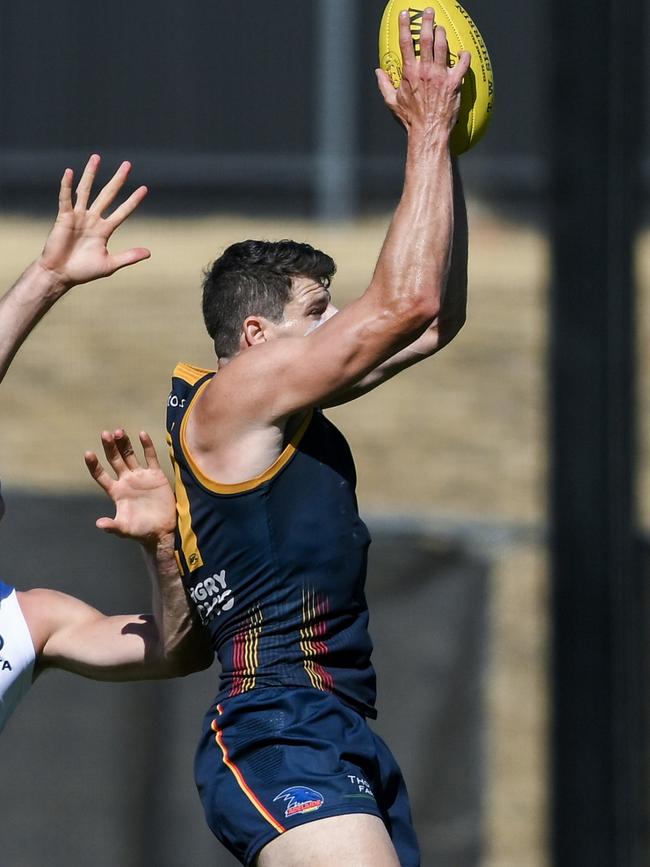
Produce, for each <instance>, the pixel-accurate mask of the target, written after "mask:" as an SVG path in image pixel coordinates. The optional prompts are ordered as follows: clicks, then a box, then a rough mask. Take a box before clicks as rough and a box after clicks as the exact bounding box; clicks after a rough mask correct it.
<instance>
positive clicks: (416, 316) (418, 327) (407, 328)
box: [393, 293, 441, 335]
mask: <svg viewBox="0 0 650 867" xmlns="http://www.w3.org/2000/svg"><path fill="white" fill-rule="evenodd" d="M393 313H394V316H395V319H396V320H397V322H399V325H400V330H402V331H403V332H404V333H405V334H408V335H412V334H417V333H421V332H422V331H424V330H425V329H426V328H429V326H430V325H432V324H433V323H434V322H435V321H436V320H437V319H438V317H439V316H440V313H441V307H440V298H439V296H438V295H437V293H436V294H435V295H434V296H433V297H432V294H424V293H421V294H420V293H418V294H417V295H413V296H410V297H409V298H407V299H404V300H400V303H399V304H397V305H396V308H395V310H394V311H393Z"/></svg>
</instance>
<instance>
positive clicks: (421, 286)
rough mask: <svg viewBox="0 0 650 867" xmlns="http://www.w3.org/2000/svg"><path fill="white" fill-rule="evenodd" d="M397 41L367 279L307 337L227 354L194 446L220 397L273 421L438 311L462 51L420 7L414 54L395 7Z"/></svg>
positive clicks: (320, 396) (248, 417) (202, 407)
mask: <svg viewBox="0 0 650 867" xmlns="http://www.w3.org/2000/svg"><path fill="white" fill-rule="evenodd" d="M400 42H401V46H402V53H403V57H404V74H403V79H402V84H401V86H400V88H399V89H398V90H395V89H394V88H393V85H392V83H391V82H390V79H389V78H388V77H387V76H386V75H385V73H383V72H381V71H380V72H378V77H379V84H380V88H381V90H382V93H383V95H384V98H385V100H386V102H387V103H388V104H389V106H390V107H391V109H392V110H393V111H394V112H395V113H396V114H397V115H398V117H400V119H401V120H402V122H403V123H404V125H405V127H406V129H407V133H408V136H407V159H406V168H405V181H404V189H403V194H402V197H401V200H400V202H399V205H398V207H397V209H396V212H395V215H394V218H393V220H392V223H391V226H390V228H389V231H388V234H387V237H386V240H385V242H384V245H383V248H382V251H381V254H380V256H379V260H378V262H377V266H376V269H375V273H374V275H373V278H372V281H371V284H370V286H369V287H368V289H367V290H366V292H365V293H364V294H363V296H361V298H359V299H358V300H356V301H354V302H353V303H352V304H350V305H349V306H348V307H346V308H345V310H343V311H342V312H341V313H339V314H337V315H336V316H334V317H332V318H331V319H329V320H328V321H327V322H325V323H324V324H323V325H322V326H321V327H320V328H318V329H317V330H316V331H315V332H313V333H312V334H310V335H309V336H308V337H305V338H294V339H291V340H273V341H269V342H268V343H263V342H261V343H260V345H259V346H252V347H251V350H250V351H247V352H246V353H243V354H240V355H239V356H236V357H235V358H234V359H232V360H231V361H230V362H229V363H228V364H227V365H226V366H225V367H224V368H223V370H222V371H220V373H219V376H217V377H214V379H213V380H212V381H211V383H210V384H209V385H208V387H207V388H206V390H205V392H204V395H203V396H202V398H201V401H200V403H199V405H198V406H197V408H196V413H197V422H196V425H195V431H197V435H196V445H197V446H198V448H199V449H201V448H203V447H204V445H205V447H206V448H207V447H208V444H207V443H205V444H203V443H202V442H201V441H200V440H201V436H200V434H199V433H198V431H199V429H200V430H201V431H203V432H209V431H210V430H213V429H214V428H213V425H214V423H215V421H216V419H217V418H218V417H219V415H220V410H221V408H222V407H223V406H229V407H230V408H231V409H232V407H233V406H235V407H236V408H237V414H238V418H239V419H241V421H242V424H246V423H247V421H250V422H254V423H259V422H270V423H273V422H275V421H277V420H280V419H283V418H286V417H287V416H289V415H291V414H292V413H294V412H296V411H299V410H301V409H304V408H307V407H311V406H314V405H321V404H323V403H324V402H326V401H327V399H328V398H329V397H330V396H331V395H333V394H336V393H338V392H340V391H341V390H344V389H347V388H349V387H350V386H352V385H353V384H355V383H356V382H358V381H359V380H360V379H362V378H363V377H364V376H366V375H367V374H368V373H370V372H371V371H372V370H374V369H375V368H376V367H377V365H378V364H381V363H382V362H384V361H386V360H387V359H389V358H390V357H391V356H393V355H394V354H395V353H396V352H397V351H399V350H402V349H404V348H405V347H407V346H409V344H411V343H412V342H413V341H414V340H415V339H416V338H418V337H419V336H420V335H421V334H422V333H423V332H424V331H425V330H426V329H427V328H429V327H430V326H431V324H432V323H433V322H434V321H435V320H436V319H437V318H438V317H439V315H440V309H441V299H442V296H443V292H444V288H445V285H446V283H447V278H448V273H449V266H450V258H451V240H452V236H453V179H452V165H451V157H450V153H449V138H450V134H451V131H452V129H453V127H454V124H455V122H456V118H457V115H458V109H459V105H460V87H461V84H462V79H463V77H464V75H465V74H466V72H467V70H468V68H469V54H468V53H462V54H461V56H460V58H459V60H458V63H457V64H456V66H455V67H454V68H452V69H450V68H448V67H447V51H448V46H447V40H446V35H445V31H444V29H443V28H442V27H437V28H436V29H435V37H434V29H433V10H427V12H426V13H425V15H424V19H423V27H422V35H421V55H420V60H416V57H415V52H414V48H413V41H412V37H411V33H410V29H409V18H408V13H407V14H405V15H402V16H401V17H400ZM244 355H245V356H246V358H244V357H243V356H244ZM207 435H208V434H207V433H206V434H205V436H206V437H207Z"/></svg>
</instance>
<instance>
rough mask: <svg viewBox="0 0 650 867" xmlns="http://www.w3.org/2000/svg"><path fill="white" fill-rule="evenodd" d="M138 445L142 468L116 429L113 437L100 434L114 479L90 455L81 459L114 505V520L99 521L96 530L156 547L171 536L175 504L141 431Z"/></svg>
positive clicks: (164, 477) (154, 455) (105, 433)
mask: <svg viewBox="0 0 650 867" xmlns="http://www.w3.org/2000/svg"><path fill="white" fill-rule="evenodd" d="M140 442H141V444H142V448H143V452H144V463H143V464H140V462H139V461H138V458H137V457H136V455H135V452H134V451H133V448H132V446H131V441H130V439H129V437H128V436H127V434H126V433H125V431H123V430H122V429H121V428H120V429H118V430H116V431H114V432H113V433H111V432H109V431H104V432H103V433H102V446H103V448H104V454H105V455H106V460H107V461H108V463H109V465H110V467H111V469H112V470H113V472H114V473H115V477H113V476H111V475H110V473H109V472H108V471H107V470H106V469H105V468H104V467H103V466H102V464H101V462H100V461H99V459H98V457H97V455H96V454H95V453H94V452H90V451H89V452H86V454H85V455H84V459H85V461H86V466H87V467H88V471H89V472H90V475H91V476H92V477H93V479H94V480H95V481H96V482H97V484H98V485H99V486H100V488H102V490H104V491H106V493H107V494H108V496H109V497H110V498H111V499H112V500H113V502H114V503H115V517H114V518H109V517H105V518H99V519H98V520H97V522H96V525H97V527H99V529H100V530H105V531H106V532H107V533H113V534H114V535H116V536H123V537H127V538H131V539H137V540H138V541H139V542H142V543H143V544H156V542H158V541H160V540H161V539H162V538H164V537H165V536H168V535H169V534H171V533H173V532H174V529H175V527H176V502H175V500H174V494H173V493H172V489H171V487H170V485H169V482H168V481H167V477H166V476H165V474H164V473H163V471H162V470H161V468H160V464H159V463H158V456H157V454H156V449H155V447H154V444H153V442H152V440H151V437H150V436H149V434H147V433H145V432H144V431H142V432H141V433H140Z"/></svg>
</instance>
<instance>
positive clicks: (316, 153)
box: [0, 0, 650, 211]
mask: <svg viewBox="0 0 650 867" xmlns="http://www.w3.org/2000/svg"><path fill="white" fill-rule="evenodd" d="M349 2H350V6H349V7H348V9H349V10H350V11H349V14H348V16H347V20H346V17H345V16H344V17H343V18H342V20H341V27H342V28H343V27H345V26H346V23H348V21H349V22H352V26H353V27H354V31H355V37H356V38H355V40H354V41H353V43H352V45H353V50H354V51H356V55H357V63H358V75H355V76H354V77H353V80H351V82H350V86H351V87H353V88H355V90H357V91H358V92H357V93H356V97H355V98H354V99H351V100H342V102H346V104H349V105H350V106H352V109H350V112H349V114H347V115H346V112H345V109H342V114H341V117H340V118H339V119H338V121H337V122H335V123H336V124H337V125H338V126H339V127H340V129H341V131H342V134H343V132H344V131H346V133H347V131H348V127H349V126H350V125H353V126H355V127H356V132H357V135H356V140H358V142H359V153H358V157H359V159H358V160H356V161H355V164H356V166H357V169H358V173H359V187H360V192H361V197H360V200H359V201H360V203H361V205H362V206H363V205H366V206H367V205H369V204H373V203H377V204H384V205H385V204H386V203H389V202H390V201H392V200H393V199H394V196H395V195H396V193H397V192H398V190H399V184H400V178H401V165H402V161H403V143H402V138H403V135H402V132H401V130H400V129H399V128H398V126H397V124H394V123H392V122H391V121H390V119H388V118H387V116H386V110H385V108H384V107H383V104H382V101H381V99H380V97H379V95H378V93H377V89H376V84H375V79H374V75H373V72H372V70H373V69H374V67H375V66H376V64H377V29H378V22H379V19H380V16H381V12H382V9H383V5H384V0H356V2H357V4H358V6H357V7H356V8H357V14H353V13H352V3H353V0H349ZM326 3H327V0H311V2H309V3H304V2H300V0H284V2H283V3H282V4H281V5H280V6H278V5H277V4H272V3H268V2H266V3H263V2H261V0H251V2H249V3H247V4H245V5H241V4H240V5H236V4H235V5H233V4H229V3H226V2H223V0H219V2H216V3H212V4H206V3H202V2H200V0H187V2H186V3H183V4H159V3H156V2H154V0H132V2H129V3H127V2H125V0H119V2H115V3H112V4H109V5H106V4H104V5H102V4H87V5H86V6H85V7H83V11H82V10H81V7H79V4H78V3H75V2H72V0H61V2H58V3H55V4H43V3H38V2H37V0H24V2H22V3H13V4H3V6H2V8H1V9H0V196H2V197H4V201H5V203H11V204H15V203H16V201H20V198H19V197H20V194H21V193H22V194H24V193H25V192H26V191H29V190H32V191H34V190H36V191H38V190H40V189H42V188H43V187H44V186H47V188H48V189H51V186H52V183H53V181H52V178H53V177H54V178H57V177H58V174H59V171H60V169H61V168H62V167H63V166H64V165H66V164H68V163H70V162H77V163H78V162H80V161H81V160H82V159H83V157H84V156H85V155H87V154H88V152H90V151H92V150H99V151H101V152H102V153H104V154H106V155H107V157H110V158H111V159H113V158H121V157H124V156H129V157H130V158H132V159H134V160H136V161H137V163H138V168H139V170H140V172H141V174H142V177H143V178H146V180H147V182H148V183H150V184H152V185H153V186H154V187H157V188H158V189H165V188H166V189H168V190H171V191H177V193H176V196H177V198H176V200H175V201H176V204H177V205H178V204H182V203H183V202H184V201H185V197H186V196H187V195H188V191H189V192H191V193H192V194H193V195H195V196H196V195H197V194H199V193H200V192H201V191H203V192H207V193H209V194H210V197H211V199H210V200H211V201H212V202H214V201H217V199H216V198H215V193H218V194H219V197H218V206H219V207H220V208H226V207H229V206H231V205H233V204H238V203H241V202H242V201H243V202H244V203H246V204H247V205H249V206H250V207H255V206H256V205H257V204H258V202H261V203H262V204H264V201H265V199H268V200H269V201H270V202H271V203H273V204H275V205H276V206H278V207H283V206H288V207H291V208H293V209H298V210H302V211H305V210H307V209H309V208H310V207H311V206H312V205H313V204H314V195H315V194H316V191H318V190H319V189H321V190H322V188H323V183H322V178H321V183H320V187H319V184H318V177H319V174H318V173H319V171H320V170H321V168H320V167H321V166H322V164H323V160H322V154H321V153H320V150H319V148H320V147H321V145H322V142H321V141H320V139H322V134H321V135H319V132H318V129H319V126H318V120H319V117H320V116H321V111H322V107H323V102H324V97H323V91H324V89H326V88H327V87H328V86H329V84H328V82H329V80H330V79H332V87H338V86H340V84H339V85H337V84H335V83H334V79H335V78H336V77H335V76H332V75H331V69H330V75H329V76H328V68H327V66H328V65H330V67H331V64H332V62H333V61H332V54H334V57H335V56H336V53H335V52H333V53H332V52H331V51H329V52H323V51H322V50H321V49H322V45H321V42H322V38H323V37H322V34H321V27H322V23H323V20H324V18H323V15H324V12H323V9H325V8H326V7H325V5H324V4H326ZM465 5H466V6H467V8H468V10H469V11H470V13H471V14H472V15H473V16H474V17H475V19H476V20H477V22H478V24H479V26H480V29H481V31H482V32H483V34H484V36H485V38H486V41H487V43H488V46H489V48H490V53H491V56H492V61H493V64H494V67H495V73H496V104H495V115H494V119H493V125H492V129H491V130H490V132H489V134H488V136H487V137H486V139H484V141H483V142H482V143H481V145H480V147H478V148H477V149H476V150H475V151H474V152H472V153H470V154H468V155H467V157H465V158H464V160H463V162H464V164H465V168H466V176H467V177H468V179H469V182H470V186H473V187H474V188H475V189H476V190H477V191H479V192H486V193H491V194H497V195H503V196H511V195H517V196H520V195H522V194H524V195H531V194H533V195H538V194H539V193H540V192H541V191H543V189H544V187H545V183H546V157H547V151H548V134H547V133H548V129H549V118H550V111H549V109H550V106H549V96H548V87H547V83H548V81H549V69H550V67H551V64H553V62H554V57H557V55H558V53H559V52H566V51H570V47H568V46H566V45H564V44H563V43H562V38H561V34H558V35H557V36H556V35H555V34H552V33H551V32H550V24H549V18H548V10H547V6H546V4H545V3H544V2H543V0H535V2H530V3H526V4H521V3H519V4H518V3H516V2H515V0H502V2H500V3H498V4H482V3H479V2H477V0H467V2H466V4H465ZM341 8H343V6H342V7H341ZM585 26H588V23H586V24H585ZM646 76H647V77H648V76H650V73H648V71H647V70H646ZM598 86H600V85H599V78H598V70H594V87H598ZM649 93H650V87H647V88H646V89H645V97H644V104H643V105H642V106H639V134H640V135H641V134H642V132H643V130H645V140H646V143H647V116H648V100H649V97H648V94H649ZM355 105H356V106H358V109H357V110H356V111H354V106H355ZM353 138H354V137H353ZM645 150H646V153H647V150H648V148H647V147H646V149H645ZM1 201H2V199H0V203H1ZM173 201H174V200H173V199H172V202H173ZM317 204H318V203H317V202H316V205H317Z"/></svg>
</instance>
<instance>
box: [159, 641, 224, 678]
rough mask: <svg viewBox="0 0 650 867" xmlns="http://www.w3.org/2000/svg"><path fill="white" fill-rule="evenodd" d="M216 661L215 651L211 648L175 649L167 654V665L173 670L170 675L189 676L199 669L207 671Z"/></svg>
mask: <svg viewBox="0 0 650 867" xmlns="http://www.w3.org/2000/svg"><path fill="white" fill-rule="evenodd" d="M213 662H214V652H213V651H212V650H211V649H209V648H207V647H206V648H201V649H198V650H197V649H193V650H191V651H190V650H187V651H178V650H177V651H175V652H174V653H170V654H167V655H166V659H165V666H166V668H167V669H168V670H169V671H170V672H172V673H170V674H169V675H168V676H169V677H187V676H188V675H189V674H195V673H196V672H197V671H205V670H206V669H207V668H210V666H211V665H212V663H213Z"/></svg>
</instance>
